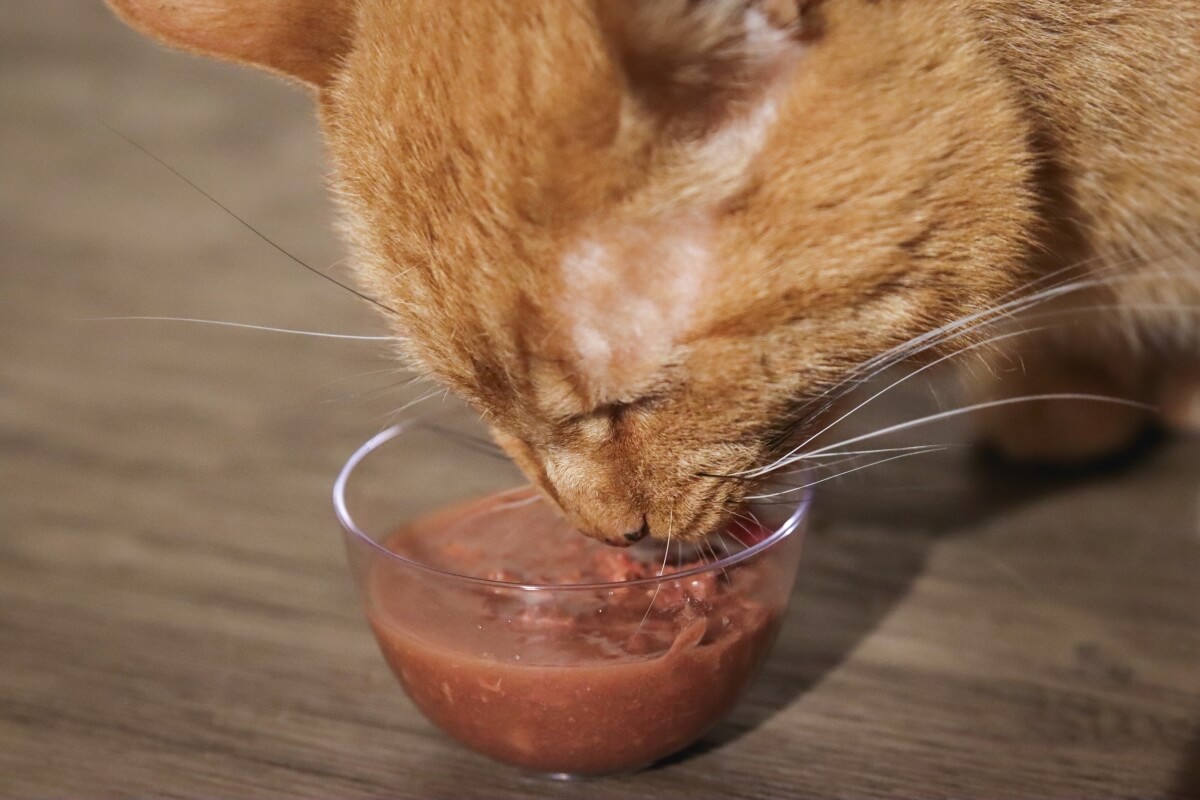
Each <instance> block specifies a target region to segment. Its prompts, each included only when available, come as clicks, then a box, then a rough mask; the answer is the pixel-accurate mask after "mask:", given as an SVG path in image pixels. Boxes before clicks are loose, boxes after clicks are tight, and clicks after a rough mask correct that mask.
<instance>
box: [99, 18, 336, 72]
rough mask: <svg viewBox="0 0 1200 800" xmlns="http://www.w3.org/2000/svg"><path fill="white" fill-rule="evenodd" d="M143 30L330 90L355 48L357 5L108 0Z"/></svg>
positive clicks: (179, 44) (172, 42)
mask: <svg viewBox="0 0 1200 800" xmlns="http://www.w3.org/2000/svg"><path fill="white" fill-rule="evenodd" d="M107 2H108V5H109V6H110V7H111V8H112V9H113V11H115V12H116V14H117V16H119V17H120V18H121V19H122V20H124V21H125V22H126V23H128V24H129V26H130V27H132V28H134V29H135V30H137V31H139V32H141V33H144V34H146V35H147V36H149V37H151V38H152V39H156V40H158V41H160V42H163V43H165V44H169V45H171V46H173V47H178V48H180V49H181V50H187V51H189V52H192V53H199V54H202V55H207V56H212V57H214V58H219V59H222V60H225V61H233V62H236V63H239V64H249V65H252V66H256V67H260V68H262V69H266V70H268V71H270V72H274V73H276V74H279V75H283V76H285V77H288V78H293V79H295V80H298V81H301V82H303V83H306V84H308V85H309V86H311V87H314V88H318V89H319V88H321V87H323V86H325V85H326V84H327V83H328V82H329V81H330V79H331V78H332V76H333V74H334V71H335V69H336V66H337V63H338V61H339V59H340V58H341V57H342V55H344V54H345V52H346V51H347V49H348V48H349V46H350V40H351V36H352V29H353V22H354V5H355V0H107Z"/></svg>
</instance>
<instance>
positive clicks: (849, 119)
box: [110, 0, 1033, 543]
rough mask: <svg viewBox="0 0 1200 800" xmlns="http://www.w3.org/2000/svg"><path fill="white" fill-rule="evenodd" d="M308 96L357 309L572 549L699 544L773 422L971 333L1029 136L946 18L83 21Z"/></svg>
mask: <svg viewBox="0 0 1200 800" xmlns="http://www.w3.org/2000/svg"><path fill="white" fill-rule="evenodd" d="M110 2H111V3H112V4H113V5H114V6H115V7H116V9H117V10H118V12H119V13H120V14H121V15H122V16H123V17H125V19H126V20H128V21H129V22H131V23H132V24H133V25H134V26H135V27H138V28H140V29H142V30H143V31H146V32H148V33H150V34H152V35H154V36H156V37H158V38H160V39H163V40H165V41H168V42H170V43H173V44H176V45H178V46H182V47H185V48H188V49H192V50H196V51H200V52H205V53H208V54H212V55H217V56H220V57H224V58H226V59H230V60H235V61H241V62H246V63H252V64H256V65H258V66H263V67H266V68H268V69H271V70H273V71H275V72H279V73H283V74H285V75H288V76H291V77H294V78H297V79H299V80H301V81H304V82H306V83H308V84H310V85H311V86H313V87H314V88H315V89H316V90H317V97H318V99H319V105H320V109H321V116H322V121H323V124H324V128H325V133H326V138H327V142H328V146H329V149H330V152H331V153H332V157H333V161H334V164H335V172H334V186H335V190H336V192H337V194H338V196H339V197H340V199H341V201H342V205H343V208H344V210H345V218H346V229H347V231H348V235H349V238H350V240H351V243H352V245H353V246H354V248H355V251H356V254H357V256H358V265H359V266H358V273H359V276H360V279H361V283H362V286H363V287H364V288H365V290H366V291H368V292H370V293H371V294H372V296H373V297H375V298H376V299H378V300H379V302H380V303H382V304H383V305H386V306H388V307H390V308H391V309H393V310H394V312H395V313H394V314H392V315H391V316H390V322H391V324H392V325H393V326H394V327H395V330H396V332H397V333H398V334H399V335H400V336H401V337H403V339H404V340H405V343H406V344H405V353H406V355H407V357H408V358H410V359H411V360H412V361H413V362H414V363H416V364H418V365H420V367H421V368H423V369H425V370H427V371H429V372H430V373H431V374H432V375H434V376H436V377H437V378H438V379H439V380H440V381H442V382H444V383H445V384H447V385H448V386H450V387H451V388H453V389H454V390H455V391H456V392H458V393H459V394H460V395H462V396H463V397H464V398H466V399H467V400H468V401H469V402H470V403H471V404H472V405H474V406H475V407H476V408H477V409H478V410H479V411H480V412H481V413H482V414H483V415H484V418H485V419H486V420H487V422H488V423H489V424H490V425H491V426H492V427H493V430H494V432H495V435H496V438H497V440H498V441H499V442H500V444H501V445H502V446H503V447H504V448H505V449H506V450H507V451H508V452H509V453H510V454H511V455H512V456H513V458H514V459H515V460H516V461H517V463H518V464H519V465H520V466H521V467H522V469H524V471H525V472H526V473H527V474H528V475H529V476H530V478H531V479H532V480H533V481H535V482H536V483H537V484H538V485H539V486H541V487H542V488H543V489H544V490H545V491H546V493H547V494H548V495H550V496H551V497H552V498H554V499H555V500H556V502H558V504H559V505H560V506H561V507H562V509H563V510H564V511H565V512H566V514H567V515H568V516H569V517H570V518H571V519H572V521H573V522H575V523H576V524H577V525H578V526H579V527H580V528H581V529H582V530H583V531H585V532H586V533H588V534H591V535H593V536H596V537H599V538H603V539H606V540H608V541H612V542H614V543H621V542H624V541H625V540H626V539H627V538H628V539H636V538H638V537H639V536H640V535H643V534H644V533H645V532H647V531H648V532H650V533H651V534H653V535H656V536H665V535H667V532H668V531H672V532H673V533H674V534H675V535H677V536H680V535H682V536H689V535H699V534H701V533H704V532H707V531H708V530H711V529H712V528H714V527H715V526H717V525H718V524H720V523H721V522H722V520H723V518H724V516H725V515H726V514H727V513H728V512H729V511H730V510H731V509H732V508H733V507H734V506H735V505H736V504H737V503H738V502H739V501H740V500H741V498H742V496H743V494H744V492H745V483H744V482H743V481H740V480H737V479H736V478H730V477H726V476H736V475H737V474H738V473H741V472H744V471H746V470H748V469H750V468H752V467H754V466H755V465H759V464H762V463H763V462H764V461H767V460H769V459H770V457H771V455H772V448H773V447H774V446H777V445H778V442H779V440H780V434H781V432H783V431H784V430H785V429H786V427H787V425H788V423H789V422H791V421H792V418H793V415H794V414H795V413H796V411H797V409H798V408H799V407H801V405H802V404H804V403H805V402H806V401H808V400H811V399H812V398H813V397H814V396H817V395H818V394H819V393H821V392H822V391H824V390H826V389H827V388H828V387H830V386H831V385H833V384H834V383H836V382H838V381H839V380H841V379H842V378H843V377H844V376H845V375H846V374H847V373H848V371H849V370H851V369H852V368H853V367H854V366H856V365H858V364H861V363H862V362H864V361H865V360H867V359H868V358H870V357H872V356H875V355H878V354H879V353H881V352H883V351H885V350H887V349H889V348H892V347H893V346H895V345H897V344H899V343H901V342H903V341H905V340H907V339H909V338H910V337H913V336H915V335H917V334H920V333H922V332H924V331H927V330H930V329H932V328H934V327H936V326H938V325H940V324H942V323H944V322H946V321H948V320H950V319H952V318H955V317H958V316H960V315H962V314H964V313H967V312H970V311H972V310H974V309H978V308H980V307H983V306H986V305H988V304H990V303H991V302H993V301H994V299H995V298H996V297H997V296H998V295H999V294H1000V293H1001V292H1002V291H1004V290H1007V289H1009V288H1011V286H1012V284H1013V281H1014V279H1015V278H1016V274H1015V273H1016V269H1017V267H1016V265H1017V264H1018V263H1019V262H1020V260H1021V256H1022V252H1023V248H1024V240H1025V237H1026V236H1027V233H1028V229H1029V226H1030V224H1031V219H1032V208H1031V207H1032V203H1033V201H1032V199H1031V195H1030V189H1029V182H1030V171H1031V169H1032V167H1031V164H1030V163H1029V159H1028V156H1027V138H1028V131H1027V130H1026V128H1025V125H1024V123H1023V122H1022V121H1021V114H1020V112H1019V110H1018V108H1017V107H1016V104H1015V101H1014V100H1013V99H1012V95H1011V91H1010V90H1009V88H1008V87H1007V86H1006V85H1005V83H1004V82H1003V80H1001V79H999V78H997V77H995V70H994V69H993V67H992V64H991V62H990V61H989V58H988V56H987V53H986V52H985V51H984V50H983V49H982V45H979V44H977V43H976V42H975V41H974V39H973V38H972V36H971V34H970V31H969V28H968V26H969V21H968V19H967V16H966V14H965V12H964V11H963V10H962V9H964V8H966V7H967V6H966V5H963V4H959V3H944V2H942V3H934V2H921V0H913V1H912V2H878V1H877V0H824V2H819V3H816V2H807V3H797V2H795V0H792V1H791V2H787V1H786V0H785V1H779V0H590V1H589V0H522V1H521V2H500V3H492V4H485V3H480V2H478V0H173V1H172V2H163V0H110Z"/></svg>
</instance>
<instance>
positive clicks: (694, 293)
mask: <svg viewBox="0 0 1200 800" xmlns="http://www.w3.org/2000/svg"><path fill="white" fill-rule="evenodd" d="M709 228H710V225H709V224H708V222H707V221H706V220H704V219H702V218H700V217H699V216H698V215H695V216H693V215H689V216H688V217H687V218H684V219H672V220H667V221H663V222H659V223H653V224H646V225H639V226H636V227H632V226H622V227H616V226H613V227H611V228H608V229H606V230H604V231H603V232H602V233H597V234H596V237H595V238H592V239H588V240H586V241H584V242H582V243H581V244H580V245H579V246H578V247H577V248H576V249H575V250H574V251H572V252H571V253H569V254H568V255H567V256H566V257H565V258H564V259H563V262H562V277H563V287H564V291H563V295H562V297H561V299H560V304H561V305H560V311H561V313H562V314H563V317H564V318H565V319H567V320H570V323H569V324H570V328H569V330H570V337H571V345H572V349H573V350H574V353H575V357H576V361H575V368H576V370H575V371H576V373H577V374H578V376H579V377H581V378H584V379H585V381H586V383H587V385H588V387H589V391H588V393H589V394H590V395H591V396H592V401H593V402H594V403H596V404H600V403H605V402H613V401H616V400H620V399H623V398H626V397H628V396H629V395H630V394H631V393H636V392H637V391H638V389H639V387H640V385H641V384H642V383H644V382H645V381H646V380H649V379H651V378H653V375H654V373H655V372H656V371H658V369H659V368H661V366H662V364H663V363H664V362H665V361H667V360H669V358H670V355H671V351H672V350H673V349H674V347H675V345H676V343H677V342H678V340H679V338H680V337H681V336H682V335H683V334H684V333H685V332H686V331H687V329H688V326H689V325H690V324H691V322H692V321H693V318H694V314H695V311H696V307H697V305H698V304H699V301H700V298H701V297H702V294H703V292H704V290H705V286H706V284H707V283H708V282H709V281H708V279H709V277H710V276H711V258H710V254H709V248H708V243H707V238H708V233H709Z"/></svg>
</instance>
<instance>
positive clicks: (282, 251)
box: [96, 119, 400, 317]
mask: <svg viewBox="0 0 1200 800" xmlns="http://www.w3.org/2000/svg"><path fill="white" fill-rule="evenodd" d="M96 121H97V122H98V123H100V124H101V125H103V126H104V127H105V128H108V130H109V131H111V132H112V133H114V134H115V135H117V136H119V137H120V138H121V139H123V140H125V142H126V143H128V144H129V145H131V146H132V147H134V148H136V149H137V150H139V151H140V152H142V153H143V154H144V155H146V156H148V157H149V158H151V159H152V160H154V161H155V162H157V163H158V164H159V165H160V166H161V167H163V168H164V169H166V170H167V171H168V172H170V173H171V174H172V175H174V176H175V177H176V178H178V179H179V180H181V181H183V182H184V183H185V184H187V185H188V186H190V187H191V188H192V189H193V190H195V191H196V192H198V193H199V194H200V195H201V196H202V197H204V198H205V199H206V200H208V201H209V202H210V203H212V204H213V205H215V206H216V207H217V208H219V209H221V211H224V212H225V213H226V214H227V215H229V216H230V217H231V218H232V219H233V220H234V221H235V222H237V223H238V224H239V225H241V226H242V227H243V228H245V229H246V230H248V231H250V233H252V234H254V235H255V236H256V237H258V238H259V239H261V240H262V241H263V242H265V243H266V244H268V245H270V246H271V247H272V248H273V249H274V250H275V251H277V252H278V253H280V254H282V255H284V256H286V257H287V258H288V259H289V260H291V261H292V262H293V263H295V264H298V265H299V266H301V267H303V268H304V269H306V270H308V271H309V272H311V273H312V274H314V275H317V276H318V277H321V278H324V279H325V280H326V281H328V282H330V283H332V284H333V285H334V286H338V287H340V288H342V289H344V290H346V291H347V292H349V293H350V294H352V295H354V296H355V297H359V298H361V299H363V300H366V301H367V302H368V303H371V304H372V305H374V306H377V307H379V308H381V309H383V310H384V311H386V312H388V314H390V315H392V316H396V317H398V316H400V313H399V312H398V311H396V309H394V308H391V307H390V306H388V305H386V304H384V303H381V302H380V301H378V300H376V299H375V298H374V297H371V296H370V295H367V294H364V293H362V292H360V291H358V290H357V289H355V288H354V287H352V286H350V285H348V284H345V283H342V282H341V281H339V280H338V279H337V278H335V277H333V276H332V275H329V274H328V273H325V272H322V271H321V270H319V269H317V268H316V267H314V266H312V265H311V264H308V263H307V262H305V261H303V260H302V259H300V258H299V257H298V256H296V255H294V254H293V253H292V252H291V251H289V250H287V249H285V248H284V247H283V246H282V245H280V244H278V243H277V242H276V241H275V240H274V239H271V238H270V237H269V236H267V235H266V234H265V233H263V232H262V231H260V230H259V229H258V228H256V227H254V226H253V225H251V224H250V223H249V222H247V221H246V220H245V219H243V218H242V217H240V216H238V215H237V214H236V213H234V211H233V210H232V209H231V208H229V207H228V206H226V205H225V204H224V203H222V202H221V201H220V200H218V199H217V198H215V197H213V196H212V195H211V194H209V193H208V192H207V191H205V190H204V189H202V188H200V185H199V184H197V183H196V182H195V181H193V180H192V179H191V178H189V177H187V176H186V175H184V174H183V173H182V172H180V171H179V170H178V169H176V168H175V167H173V166H171V165H170V164H168V163H167V162H166V161H165V160H163V159H162V158H161V157H159V156H158V155H156V154H155V153H154V152H152V151H151V150H150V148H148V147H146V146H145V145H144V144H142V143H141V142H138V141H136V140H135V139H133V138H132V137H131V136H129V135H128V134H126V133H124V132H123V131H120V130H118V129H117V128H115V127H113V126H112V125H110V124H109V123H107V122H105V121H104V120H102V119H97V120H96Z"/></svg>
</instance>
